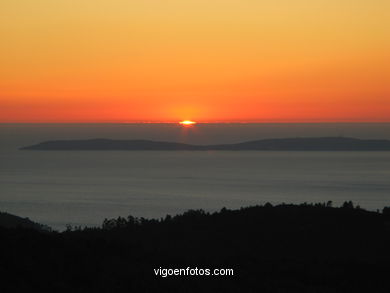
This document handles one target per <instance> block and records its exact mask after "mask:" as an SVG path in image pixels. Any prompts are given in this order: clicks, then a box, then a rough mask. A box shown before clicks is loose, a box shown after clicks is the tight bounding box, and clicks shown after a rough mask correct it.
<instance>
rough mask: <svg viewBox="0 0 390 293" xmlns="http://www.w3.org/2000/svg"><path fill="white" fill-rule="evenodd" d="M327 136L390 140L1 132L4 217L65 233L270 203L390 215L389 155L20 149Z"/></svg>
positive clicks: (100, 129) (263, 127)
mask: <svg viewBox="0 0 390 293" xmlns="http://www.w3.org/2000/svg"><path fill="white" fill-rule="evenodd" d="M324 136H346V137H356V138H385V139H390V124H389V123H360V124H356V123H328V124H321V123H307V124H299V123H296V124H286V123H275V124H270V123H268V124H265V123H258V124H257V123H214V124H213V123H205V124H197V125H195V126H192V127H183V126H180V125H178V124H177V123H139V124H132V123H121V124H119V123H118V124H0V211H2V212H8V213H12V214H15V215H18V216H21V217H28V218H30V219H31V220H33V221H36V222H39V223H42V224H45V225H48V226H50V227H52V228H53V229H56V230H64V229H65V227H66V225H68V224H70V225H72V226H81V227H84V226H88V227H94V226H99V225H101V223H102V222H103V220H104V219H105V218H117V217H119V216H122V217H127V216H128V215H132V216H136V217H144V218H161V217H165V216H166V215H167V214H170V215H176V214H179V213H183V212H184V211H186V210H189V209H204V210H206V211H210V212H213V211H218V210H220V209H221V208H223V207H226V208H231V209H236V208H241V207H246V206H253V205H260V204H265V203H267V202H269V203H272V204H280V203H304V202H306V203H318V202H328V201H332V202H333V205H334V206H339V205H341V204H342V203H343V202H344V201H350V200H351V201H353V203H354V204H356V205H360V206H361V207H362V208H365V209H368V210H381V209H382V208H383V207H385V206H390V152H379V151H375V152H357V151H351V152H348V151H344V152H334V151H332V152H325V151H311V152H310V151H287V152H286V151H22V150H19V148H20V147H23V146H28V145H32V144H36V143H39V142H42V141H46V140H58V139H90V138H111V139H151V140H158V141H177V142H186V143H194V144H213V143H237V142H243V141H249V140H256V139H264V138H286V137H324Z"/></svg>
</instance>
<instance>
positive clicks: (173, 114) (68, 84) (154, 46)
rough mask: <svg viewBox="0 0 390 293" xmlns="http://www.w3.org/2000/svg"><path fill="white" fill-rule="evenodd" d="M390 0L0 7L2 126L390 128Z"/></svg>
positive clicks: (21, 1)
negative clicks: (363, 124) (185, 123)
mask: <svg viewBox="0 0 390 293" xmlns="http://www.w3.org/2000/svg"><path fill="white" fill-rule="evenodd" d="M389 31H390V1H388V0H370V1H367V0H364V1H363V0H294V1H291V0H185V1H183V0H131V1H130V0H56V1H53V0H34V1H31V0H2V1H1V2H0V40H1V45H0V122H142V121H144V122H147V121H149V122H153V121H163V122H172V121H178V120H183V119H192V120H196V121H203V122H206V121H208V122H218V121H224V122H233V121H241V122H254V121H257V122H263V121H264V122H320V121H322V122H336V121H337V122H342V121H352V122H354V121H355V122H358V121H368V122H375V121H390V32H389Z"/></svg>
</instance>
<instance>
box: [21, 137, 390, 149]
mask: <svg viewBox="0 0 390 293" xmlns="http://www.w3.org/2000/svg"><path fill="white" fill-rule="evenodd" d="M20 150H35V151H213V150H214V151H390V140H385V139H358V138H349V137H298V138H276V139H262V140H254V141H247V142H242V143H233V144H215V145H194V144H185V143H178V142H166V141H152V140H115V139H87V140H55V141H45V142H41V143H38V144H35V145H31V146H26V147H22V148H20Z"/></svg>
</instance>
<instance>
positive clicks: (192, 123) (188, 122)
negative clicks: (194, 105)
mask: <svg viewBox="0 0 390 293" xmlns="http://www.w3.org/2000/svg"><path fill="white" fill-rule="evenodd" d="M179 123H180V124H181V125H183V126H192V125H195V124H196V122H195V121H190V120H184V121H180V122H179Z"/></svg>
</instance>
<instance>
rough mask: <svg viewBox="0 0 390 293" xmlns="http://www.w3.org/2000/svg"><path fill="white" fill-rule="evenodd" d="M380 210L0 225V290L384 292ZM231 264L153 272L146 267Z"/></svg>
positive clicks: (305, 208)
mask: <svg viewBox="0 0 390 293" xmlns="http://www.w3.org/2000/svg"><path fill="white" fill-rule="evenodd" d="M389 224H390V212H389V208H385V209H384V210H383V213H379V212H368V211H365V210H363V209H361V208H360V207H358V206H354V204H353V203H352V202H345V203H344V204H343V205H342V207H340V208H334V207H332V202H331V201H329V202H327V203H318V204H301V205H291V204H281V205H277V206H272V205H271V204H266V205H264V206H254V207H248V208H241V209H239V210H229V209H226V208H223V209H221V210H220V211H219V212H213V213H209V212H206V211H203V210H190V211H187V212H185V213H183V214H181V215H177V216H166V217H165V218H162V219H144V218H135V217H132V216H128V217H127V218H123V217H119V218H117V219H110V220H109V219H107V220H105V221H104V223H103V225H102V227H101V228H85V229H82V228H76V229H75V228H71V227H68V230H67V231H65V232H62V233H58V232H49V233H42V232H38V231H34V230H26V229H5V228H1V227H0V239H1V241H0V260H1V261H0V272H1V277H2V281H1V282H0V292H64V293H65V292H66V293H69V292H98V293H99V292H102V293H103V292H104V293H106V292H145V293H146V292H265V293H281V292H286V293H287V292H289V293H290V292H294V293H295V292H296V293H298V292H299V293H301V292H306V293H312V292H313V293H314V292H318V293H334V292H354V293H355V292H383V293H385V292H390V282H388V275H389V266H390V250H389V247H390V226H389ZM187 267H189V268H192V269H194V268H202V269H206V268H207V269H233V270H234V275H233V276H199V275H198V276H184V275H181V276H175V275H170V276H166V277H165V278H164V277H163V276H161V275H159V276H157V275H156V274H155V273H154V272H155V270H156V269H159V268H162V269H186V268H187Z"/></svg>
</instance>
